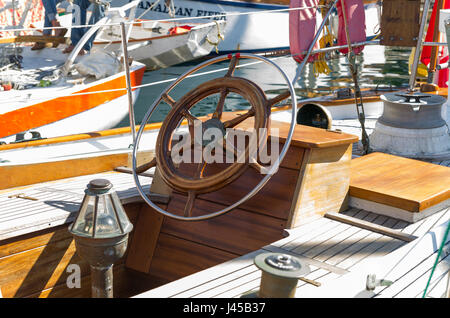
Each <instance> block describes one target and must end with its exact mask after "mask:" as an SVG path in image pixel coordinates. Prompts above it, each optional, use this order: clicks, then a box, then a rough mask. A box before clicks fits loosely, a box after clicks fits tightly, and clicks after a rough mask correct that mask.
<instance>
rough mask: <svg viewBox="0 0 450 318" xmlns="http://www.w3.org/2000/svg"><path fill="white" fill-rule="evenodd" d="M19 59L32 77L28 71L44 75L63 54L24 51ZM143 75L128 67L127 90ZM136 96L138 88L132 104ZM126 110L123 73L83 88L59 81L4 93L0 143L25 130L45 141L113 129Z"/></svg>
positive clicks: (137, 66) (134, 66) (137, 68)
mask: <svg viewBox="0 0 450 318" xmlns="http://www.w3.org/2000/svg"><path fill="white" fill-rule="evenodd" d="M22 54H23V56H24V61H30V64H27V63H28V62H27V63H25V62H24V64H23V72H25V73H26V72H33V68H36V69H37V70H38V71H39V70H45V69H46V67H48V65H47V66H46V65H45V63H48V64H49V65H58V61H59V58H60V55H62V54H61V53H60V51H59V50H58V49H45V50H43V51H40V52H37V53H36V52H33V51H30V50H29V48H24V50H23V52H22ZM30 57H34V58H30ZM41 60H42V61H41ZM40 62H42V63H41V64H39V63H40ZM39 65H40V66H39ZM144 71H145V66H144V65H143V64H141V63H138V62H133V64H132V65H131V66H130V77H131V80H132V86H138V85H140V84H141V83H142V76H143V74H144ZM13 74H14V73H13ZM13 80H17V81H18V80H19V79H14V78H13ZM80 80H83V78H80ZM98 91H103V92H102V93H96V92H98ZM138 94H139V89H135V90H134V91H132V96H133V103H134V101H135V100H136V99H137V97H138ZM128 108H129V106H128V96H127V91H126V90H125V72H123V71H122V72H118V73H116V74H114V75H111V76H107V77H105V78H103V79H98V80H96V79H93V78H92V77H91V78H89V77H86V78H85V82H83V83H71V82H66V80H65V79H63V78H60V79H59V81H56V82H55V83H53V84H52V85H50V86H49V87H31V88H25V89H12V90H9V91H4V92H2V94H1V96H0V141H1V142H6V143H8V142H14V141H16V135H17V134H19V133H24V132H28V131H37V132H39V133H40V135H41V137H42V138H49V137H56V136H63V135H68V134H75V133H83V132H89V131H95V130H102V129H108V128H112V127H114V126H116V125H117V124H118V123H119V122H120V121H121V120H123V119H124V118H125V117H126V116H127V113H128Z"/></svg>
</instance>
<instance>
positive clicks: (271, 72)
mask: <svg viewBox="0 0 450 318" xmlns="http://www.w3.org/2000/svg"><path fill="white" fill-rule="evenodd" d="M410 51H411V49H410V48H399V47H382V46H367V47H366V48H365V49H364V51H363V53H362V54H361V55H359V56H358V57H357V60H356V61H357V65H358V74H359V85H360V87H361V88H366V87H373V88H374V87H377V86H378V87H389V86H392V87H405V86H407V85H408V80H409V75H408V58H409V54H410ZM270 59H271V60H272V61H274V62H275V63H276V64H277V65H278V66H279V67H280V68H281V69H283V70H284V71H285V72H286V74H287V76H288V77H289V79H290V80H291V81H292V80H293V78H294V76H295V71H296V67H297V64H296V62H295V61H294V60H293V59H292V58H290V57H287V56H284V57H272V58H270ZM251 62H254V60H248V59H243V60H240V65H244V64H248V63H250V64H251V65H249V66H246V67H239V68H236V70H235V73H234V76H240V77H244V78H247V79H250V80H252V81H254V82H255V83H256V84H258V85H259V86H260V87H261V88H262V89H263V90H264V91H265V93H266V94H267V96H268V97H269V98H270V97H273V96H276V95H278V94H280V93H281V92H283V91H284V90H286V89H287V85H286V82H285V81H284V79H283V77H282V76H281V74H279V73H278V71H276V69H275V68H273V67H272V66H270V65H268V64H265V63H251ZM198 63H199V62H191V63H185V64H182V65H178V66H173V67H170V68H167V69H161V70H157V71H153V72H146V73H145V75H144V81H143V82H144V83H155V84H154V85H152V86H149V87H146V88H143V89H141V92H140V96H139V99H138V101H137V102H136V104H135V117H136V123H137V124H140V122H141V120H142V118H143V117H144V115H145V113H146V112H147V109H148V108H149V106H150V105H151V104H152V103H153V102H154V101H155V100H156V99H157V98H158V96H159V95H160V93H161V91H162V90H163V89H165V88H166V87H167V86H168V85H170V83H171V82H170V80H174V79H176V78H177V77H179V76H180V75H181V74H183V73H184V72H186V71H187V70H189V69H190V68H192V67H193V66H194V65H197V64H198ZM328 65H329V67H330V69H331V72H330V74H328V75H325V74H321V75H320V76H318V77H317V76H315V74H314V69H313V65H312V64H308V65H307V67H305V69H304V70H303V73H302V75H301V77H300V79H299V81H298V82H297V83H296V84H295V90H296V94H297V96H298V98H299V99H304V98H310V97H315V96H319V95H328V94H330V93H332V92H333V91H335V90H336V89H338V88H342V87H353V81H352V77H351V74H350V70H349V67H348V62H347V60H346V58H345V56H343V55H340V57H339V58H335V59H333V60H331V61H329V62H328ZM227 67H228V62H227V61H224V62H221V63H217V64H214V65H212V66H209V67H207V68H204V69H202V70H200V71H199V73H201V72H205V71H211V70H219V69H222V68H223V69H224V70H223V71H221V72H218V73H213V74H211V73H210V74H206V75H204V76H199V77H194V78H191V79H186V80H184V81H183V82H182V83H180V84H179V85H178V86H177V87H176V88H175V89H174V90H173V91H172V92H171V93H170V95H171V96H172V97H173V98H174V99H175V100H177V99H178V98H180V97H181V96H183V95H184V94H186V93H187V92H188V91H190V90H192V89H194V88H195V87H197V86H198V85H200V84H201V83H203V82H205V81H208V80H212V79H214V78H218V77H222V76H223V75H225V73H226V69H227ZM216 95H217V94H216ZM216 95H213V96H210V97H208V98H206V99H204V100H203V101H201V102H200V103H199V104H198V105H196V106H195V107H194V108H193V109H192V113H193V114H194V115H196V116H202V115H205V114H208V113H211V112H212V111H214V109H215V106H216V105H217V102H218V99H219V97H218V95H217V96H216ZM247 107H249V104H248V102H247V101H245V100H244V99H242V98H241V97H240V96H237V95H236V94H230V95H229V96H228V98H227V100H226V111H231V110H239V109H245V108H247ZM169 111H170V107H169V106H168V105H166V104H164V103H162V104H161V105H160V106H159V107H158V109H157V112H155V114H153V116H152V117H151V118H150V121H149V122H160V121H162V120H164V118H165V116H166V115H167V113H168V112H169ZM128 125H129V121H128V118H126V119H124V120H123V121H122V122H121V123H120V124H119V127H123V126H128Z"/></svg>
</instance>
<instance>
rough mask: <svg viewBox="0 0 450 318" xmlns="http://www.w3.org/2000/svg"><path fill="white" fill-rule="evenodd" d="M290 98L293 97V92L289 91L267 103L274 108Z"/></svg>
mask: <svg viewBox="0 0 450 318" xmlns="http://www.w3.org/2000/svg"><path fill="white" fill-rule="evenodd" d="M289 96H291V92H290V91H289V90H288V91H286V92H284V93H281V94H280V95H277V96H275V97H274V98H271V99H269V100H268V101H267V103H268V105H269V107H272V106H273V105H275V104H277V103H279V102H281V101H283V100H285V99H286V98H288V97H289Z"/></svg>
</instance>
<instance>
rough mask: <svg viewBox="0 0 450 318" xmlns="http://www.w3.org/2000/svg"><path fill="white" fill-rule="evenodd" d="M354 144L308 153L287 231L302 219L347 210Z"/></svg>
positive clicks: (314, 150)
mask: <svg viewBox="0 0 450 318" xmlns="http://www.w3.org/2000/svg"><path fill="white" fill-rule="evenodd" d="M351 156H352V145H351V144H350V145H348V144H347V145H340V146H337V147H331V148H322V149H317V148H315V149H311V150H310V151H309V152H308V153H307V154H305V160H304V166H303V167H302V169H301V171H300V176H299V179H300V178H301V180H300V182H299V183H298V187H297V188H296V194H295V199H294V200H293V201H292V205H291V212H290V215H289V220H288V228H293V227H296V226H297V225H298V224H300V223H301V222H302V220H304V219H306V218H309V217H313V216H315V215H324V214H325V213H326V212H340V211H343V210H344V209H346V207H347V194H348V189H349V182H350V161H351Z"/></svg>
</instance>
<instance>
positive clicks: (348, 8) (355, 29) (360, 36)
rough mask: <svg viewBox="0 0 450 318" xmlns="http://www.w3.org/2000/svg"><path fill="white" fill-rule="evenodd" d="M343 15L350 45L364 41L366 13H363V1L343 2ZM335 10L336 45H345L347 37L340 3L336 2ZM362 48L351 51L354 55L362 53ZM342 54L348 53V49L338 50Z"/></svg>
mask: <svg viewBox="0 0 450 318" xmlns="http://www.w3.org/2000/svg"><path fill="white" fill-rule="evenodd" d="M344 3H345V15H346V17H347V20H348V22H347V25H348V33H349V37H350V42H351V43H357V42H365V41H366V13H365V11H364V2H363V0H344ZM336 8H337V10H338V16H339V30H338V39H337V42H338V45H347V37H346V34H345V22H344V14H343V10H342V5H341V1H338V3H337V5H336ZM363 49H364V46H359V47H357V48H354V49H353V52H354V53H355V54H358V53H360V52H362V50H363ZM339 51H340V52H341V53H343V54H347V53H348V48H345V49H341V50H339Z"/></svg>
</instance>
